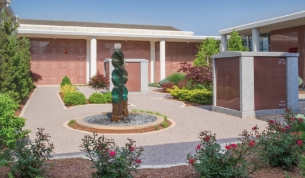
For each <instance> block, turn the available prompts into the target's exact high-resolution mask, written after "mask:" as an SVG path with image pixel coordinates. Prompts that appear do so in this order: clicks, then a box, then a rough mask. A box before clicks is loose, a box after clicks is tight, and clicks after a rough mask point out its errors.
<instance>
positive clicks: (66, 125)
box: [63, 118, 176, 135]
mask: <svg viewBox="0 0 305 178" xmlns="http://www.w3.org/2000/svg"><path fill="white" fill-rule="evenodd" d="M167 119H168V120H169V121H170V122H171V123H172V124H171V125H170V126H169V127H168V128H166V129H162V130H155V131H151V132H144V133H117V134H114V133H111V134H107V133H104V134H102V133H99V135H145V134H154V133H158V132H163V131H166V130H168V129H171V128H174V127H175V126H176V122H175V121H174V120H172V119H170V118H167ZM68 123H69V121H66V122H65V123H63V127H64V128H67V129H69V130H72V131H75V132H80V133H85V134H92V133H91V132H88V131H83V130H77V129H73V128H71V127H69V126H68Z"/></svg>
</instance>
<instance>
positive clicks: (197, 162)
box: [187, 131, 250, 178]
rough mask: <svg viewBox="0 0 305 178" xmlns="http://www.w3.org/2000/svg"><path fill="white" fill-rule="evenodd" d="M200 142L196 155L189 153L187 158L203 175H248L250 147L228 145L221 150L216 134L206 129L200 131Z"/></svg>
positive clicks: (207, 176) (207, 177) (209, 177)
mask: <svg viewBox="0 0 305 178" xmlns="http://www.w3.org/2000/svg"><path fill="white" fill-rule="evenodd" d="M199 138H200V143H199V144H198V145H197V147H196V153H195V154H194V155H190V154H188V155H187V160H188V162H189V164H190V165H191V166H193V167H194V168H195V170H196V171H197V172H198V173H199V174H200V176H201V177H206V178H214V177H246V176H247V175H248V170H247V162H246V158H245V156H246V155H247V151H248V150H249V149H250V148H249V147H245V146H244V145H242V144H234V143H232V144H229V145H226V150H221V148H220V145H219V144H218V143H217V141H216V135H215V134H211V132H208V131H204V132H201V133H200V136H199Z"/></svg>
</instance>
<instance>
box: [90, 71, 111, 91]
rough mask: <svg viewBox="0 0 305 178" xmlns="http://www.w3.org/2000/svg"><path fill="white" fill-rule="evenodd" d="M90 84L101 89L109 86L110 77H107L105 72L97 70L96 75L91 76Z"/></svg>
mask: <svg viewBox="0 0 305 178" xmlns="http://www.w3.org/2000/svg"><path fill="white" fill-rule="evenodd" d="M89 85H90V86H91V87H92V88H95V90H96V91H97V89H101V88H105V87H108V86H109V78H108V77H105V76H104V75H103V74H100V72H99V71H97V72H96V75H95V76H93V77H92V78H90V81H89Z"/></svg>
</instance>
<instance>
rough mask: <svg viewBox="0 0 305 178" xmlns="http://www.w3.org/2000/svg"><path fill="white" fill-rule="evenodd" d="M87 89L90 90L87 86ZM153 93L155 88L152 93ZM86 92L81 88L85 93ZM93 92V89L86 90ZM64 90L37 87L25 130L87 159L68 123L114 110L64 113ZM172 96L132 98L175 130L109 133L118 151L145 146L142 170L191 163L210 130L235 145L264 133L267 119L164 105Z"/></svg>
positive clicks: (66, 152)
mask: <svg viewBox="0 0 305 178" xmlns="http://www.w3.org/2000/svg"><path fill="white" fill-rule="evenodd" d="M84 88H85V87H84ZM150 89H152V88H150ZM81 91H82V89H81ZM86 91H87V92H88V90H86ZM58 92H59V86H56V87H55V86H48V87H44V86H38V87H37V88H36V90H35V92H34V94H33V95H32V97H31V98H30V100H29V102H28V105H27V107H26V110H25V111H24V115H23V117H25V118H27V121H26V128H27V129H31V130H32V132H33V133H31V135H30V136H31V138H34V136H35V132H36V130H37V128H40V127H43V128H45V131H46V132H47V133H49V134H50V135H51V136H52V138H51V141H52V142H53V143H54V146H55V155H57V156H58V157H60V156H68V155H71V156H73V155H82V153H80V151H79V150H80V148H79V146H80V145H81V142H82V141H81V140H82V138H83V137H84V136H85V135H86V134H85V133H82V132H78V131H72V130H70V129H67V128H65V127H63V124H64V123H65V122H66V121H69V120H71V119H73V118H76V117H80V116H84V115H88V114H96V113H100V112H109V111H111V108H112V105H111V104H102V105H84V106H79V107H74V108H68V109H64V107H63V106H62V104H61V102H60V99H59V97H58V94H57V93H58ZM167 95H168V94H166V93H159V92H153V91H151V92H149V94H147V95H140V94H137V95H135V94H134V95H133V94H130V95H129V101H128V102H129V103H132V104H134V105H135V106H129V110H132V109H143V110H150V111H158V112H160V113H162V114H166V115H167V116H168V117H169V118H171V119H173V120H174V121H175V122H176V126H175V127H173V128H171V129H166V130H161V131H159V132H155V133H144V134H117V135H114V134H106V137H108V138H113V139H114V140H115V142H116V143H117V144H118V145H119V146H123V145H124V143H126V142H127V138H132V139H134V140H135V141H137V142H136V143H137V146H143V147H144V150H145V151H144V155H143V158H144V160H143V165H164V164H178V163H185V162H186V155H187V154H188V153H194V152H195V148H196V145H197V144H198V141H199V139H198V133H200V132H201V131H204V130H211V131H212V132H214V133H216V136H217V139H218V141H219V143H227V142H233V141H236V138H237V137H238V134H240V133H241V132H242V131H243V130H244V129H247V130H250V129H251V128H252V127H253V126H255V125H258V127H259V128H264V127H265V126H266V125H267V124H266V119H241V118H238V117H234V116H230V115H225V114H221V113H216V112H212V111H210V110H209V107H207V108H200V107H185V108H180V107H181V105H182V103H181V102H179V101H174V100H164V99H160V98H164V97H166V96H167ZM300 106H301V108H302V109H301V111H305V110H304V108H305V102H300Z"/></svg>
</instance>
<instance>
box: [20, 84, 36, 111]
mask: <svg viewBox="0 0 305 178" xmlns="http://www.w3.org/2000/svg"><path fill="white" fill-rule="evenodd" d="M34 90H35V88H34V89H32V90H31V91H30V93H29V95H28V97H26V98H25V99H23V100H22V101H21V103H20V104H19V108H18V110H16V111H15V115H16V116H19V115H20V114H21V112H22V110H23V108H24V106H25V105H26V103H27V102H28V100H29V99H30V98H31V96H32V94H33V92H34Z"/></svg>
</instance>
